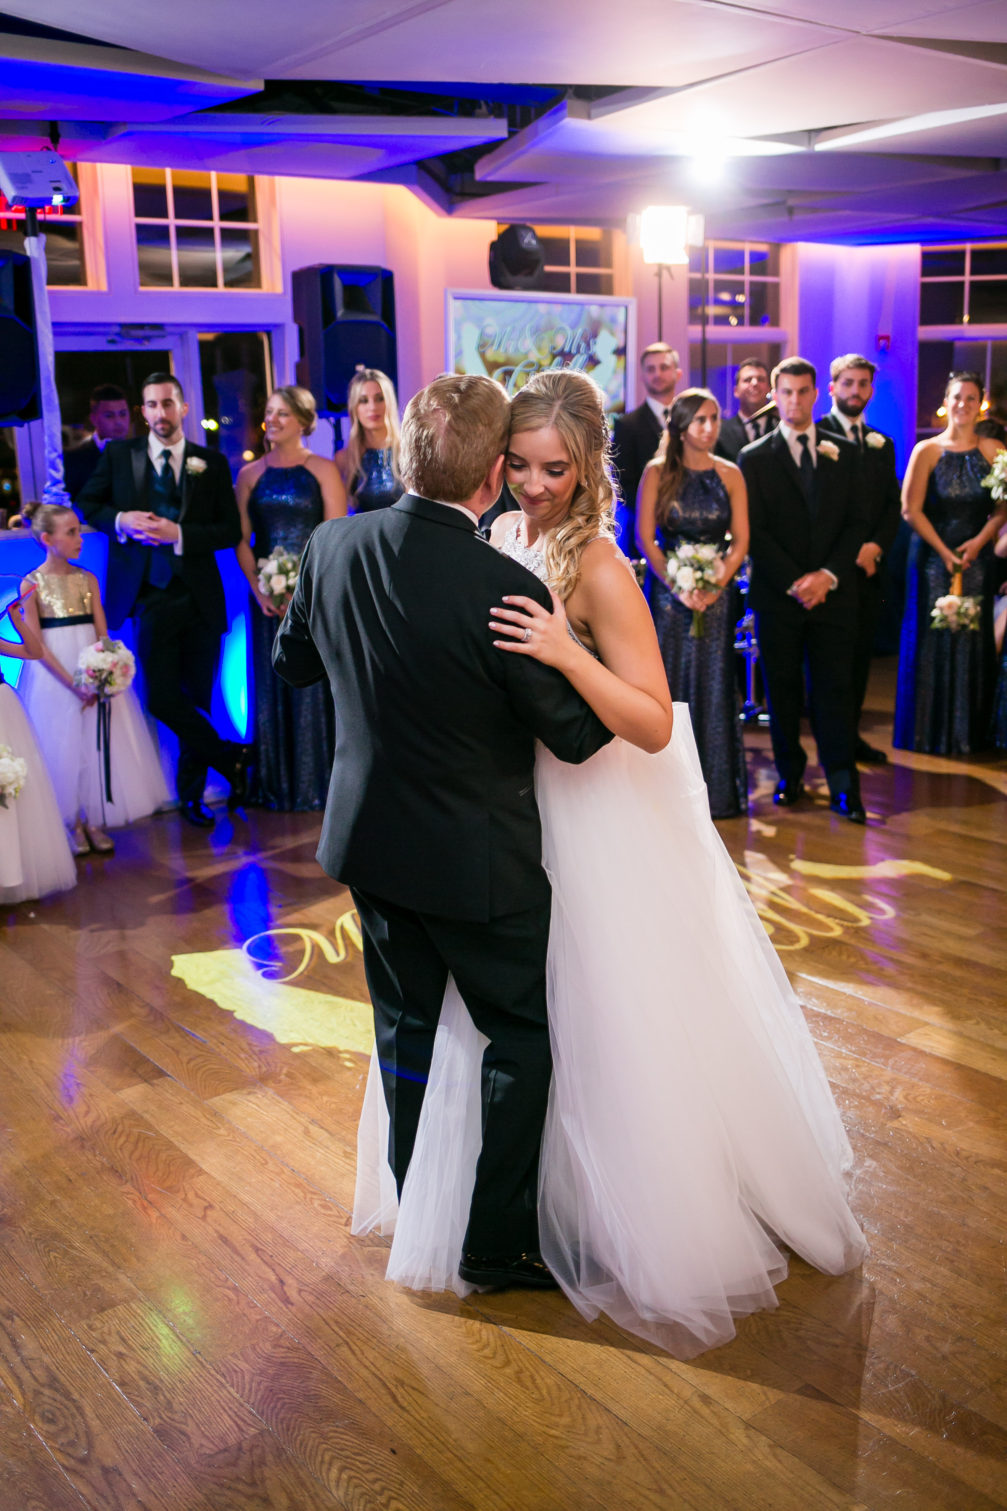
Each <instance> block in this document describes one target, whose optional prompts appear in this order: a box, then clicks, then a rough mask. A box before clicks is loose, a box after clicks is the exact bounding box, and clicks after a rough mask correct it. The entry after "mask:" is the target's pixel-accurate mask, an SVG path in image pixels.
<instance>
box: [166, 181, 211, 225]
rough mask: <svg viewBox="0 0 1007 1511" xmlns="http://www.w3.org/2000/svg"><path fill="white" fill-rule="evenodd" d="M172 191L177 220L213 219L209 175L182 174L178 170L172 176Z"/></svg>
mask: <svg viewBox="0 0 1007 1511" xmlns="http://www.w3.org/2000/svg"><path fill="white" fill-rule="evenodd" d="M171 191H172V194H173V195H174V199H175V219H176V220H212V219H213V196H212V195H211V193H210V175H209V174H208V173H182V172H180V171H179V170H177V169H176V171H175V172H173V173H172V175H171Z"/></svg>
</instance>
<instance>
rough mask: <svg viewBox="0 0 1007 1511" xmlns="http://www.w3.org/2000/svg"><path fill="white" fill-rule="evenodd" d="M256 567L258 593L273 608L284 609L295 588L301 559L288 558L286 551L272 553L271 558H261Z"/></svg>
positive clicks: (297, 557) (295, 557)
mask: <svg viewBox="0 0 1007 1511" xmlns="http://www.w3.org/2000/svg"><path fill="white" fill-rule="evenodd" d="M257 565H258V568H259V577H258V582H259V592H260V593H261V594H262V596H263V598H268V599H269V601H270V603H272V604H273V605H274V607H275V608H278V609H285V608H286V606H287V604H288V603H289V602H290V599H291V595H292V594H293V591H294V589H295V588H296V586H297V574H298V572H299V570H300V566H301V558H300V557H299V556H290V555H288V554H287V552H286V551H274V552H273V554H272V556H261V557H260V558H259V560H258V563H257Z"/></svg>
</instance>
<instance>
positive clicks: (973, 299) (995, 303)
mask: <svg viewBox="0 0 1007 1511" xmlns="http://www.w3.org/2000/svg"><path fill="white" fill-rule="evenodd" d="M969 320H970V321H971V322H972V324H973V325H975V324H976V323H977V322H978V321H984V320H994V321H996V322H997V324H1001V323H1002V322H1004V321H1007V278H997V279H991V280H990V281H989V282H988V283H984V282H980V283H975V282H971V283H970V284H969Z"/></svg>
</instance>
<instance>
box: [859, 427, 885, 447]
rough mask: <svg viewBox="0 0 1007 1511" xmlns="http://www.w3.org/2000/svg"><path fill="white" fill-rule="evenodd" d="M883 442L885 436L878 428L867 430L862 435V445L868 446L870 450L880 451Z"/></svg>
mask: <svg viewBox="0 0 1007 1511" xmlns="http://www.w3.org/2000/svg"><path fill="white" fill-rule="evenodd" d="M884 444H885V437H884V436H883V435H882V434H881V431H880V430H869V431H868V432H867V434H866V435H865V436H864V445H865V446H869V447H870V448H871V450H872V451H880V450H881V448H882V446H883V445H884Z"/></svg>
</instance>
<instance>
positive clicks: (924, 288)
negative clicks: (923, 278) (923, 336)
mask: <svg viewBox="0 0 1007 1511" xmlns="http://www.w3.org/2000/svg"><path fill="white" fill-rule="evenodd" d="M964 313H965V285H964V284H963V283H921V284H920V324H921V325H959V324H960V323H961V318H962V315H963V314H964Z"/></svg>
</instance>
